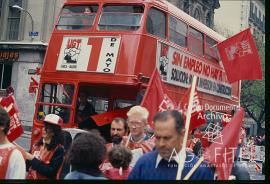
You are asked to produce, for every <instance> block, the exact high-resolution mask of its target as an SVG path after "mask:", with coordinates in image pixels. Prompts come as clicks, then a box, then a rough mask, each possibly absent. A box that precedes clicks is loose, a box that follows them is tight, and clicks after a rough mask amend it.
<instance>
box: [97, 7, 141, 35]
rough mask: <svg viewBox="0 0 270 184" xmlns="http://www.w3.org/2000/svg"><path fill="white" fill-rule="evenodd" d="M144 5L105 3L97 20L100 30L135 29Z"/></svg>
mask: <svg viewBox="0 0 270 184" xmlns="http://www.w3.org/2000/svg"><path fill="white" fill-rule="evenodd" d="M143 11H144V7H143V6H141V5H140V6H139V5H126V6H120V5H105V6H104V7H103V11H102V14H101V17H100V20H99V24H98V26H99V29H100V30H137V29H138V28H139V27H140V25H141V19H142V15H143Z"/></svg>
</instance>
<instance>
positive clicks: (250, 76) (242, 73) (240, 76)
mask: <svg viewBox="0 0 270 184" xmlns="http://www.w3.org/2000/svg"><path fill="white" fill-rule="evenodd" d="M217 48H218V51H219V54H220V57H221V60H222V63H223V66H224V69H225V72H226V75H227V78H228V81H229V82H230V83H233V82H235V81H238V80H256V79H262V68H261V62H260V57H259V54H258V50H257V48H256V44H255V42H254V40H253V38H252V35H251V33H250V29H249V28H248V29H246V30H244V31H242V32H240V33H238V34H236V35H234V36H232V37H230V38H228V39H227V40H225V41H223V42H221V43H219V44H218V45H217Z"/></svg>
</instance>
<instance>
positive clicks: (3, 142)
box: [0, 107, 26, 179]
mask: <svg viewBox="0 0 270 184" xmlns="http://www.w3.org/2000/svg"><path fill="white" fill-rule="evenodd" d="M9 126H10V118H9V115H8V113H7V112H6V110H4V109H3V108H2V107H0V179H25V171H26V169H25V161H24V158H23V155H22V153H21V152H20V151H19V150H18V148H17V147H16V146H15V145H14V144H12V143H11V142H9V140H8V139H7V133H8V131H9Z"/></svg>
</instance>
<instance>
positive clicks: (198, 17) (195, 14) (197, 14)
mask: <svg viewBox="0 0 270 184" xmlns="http://www.w3.org/2000/svg"><path fill="white" fill-rule="evenodd" d="M193 17H194V18H195V19H197V20H198V21H201V15H200V11H199V9H198V8H197V9H196V10H195V12H194V16H193Z"/></svg>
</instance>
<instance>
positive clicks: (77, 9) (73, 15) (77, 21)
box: [56, 5, 98, 30]
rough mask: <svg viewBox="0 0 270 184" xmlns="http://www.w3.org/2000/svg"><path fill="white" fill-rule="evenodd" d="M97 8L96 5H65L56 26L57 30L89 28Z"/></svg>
mask: <svg viewBox="0 0 270 184" xmlns="http://www.w3.org/2000/svg"><path fill="white" fill-rule="evenodd" d="M97 10H98V6H97V5H88V6H65V7H64V8H63V10H62V12H61V15H60V18H59V21H58V24H57V25H56V28H57V29H58V30H77V29H89V28H90V27H92V25H93V22H94V19H95V17H96V13H97Z"/></svg>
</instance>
